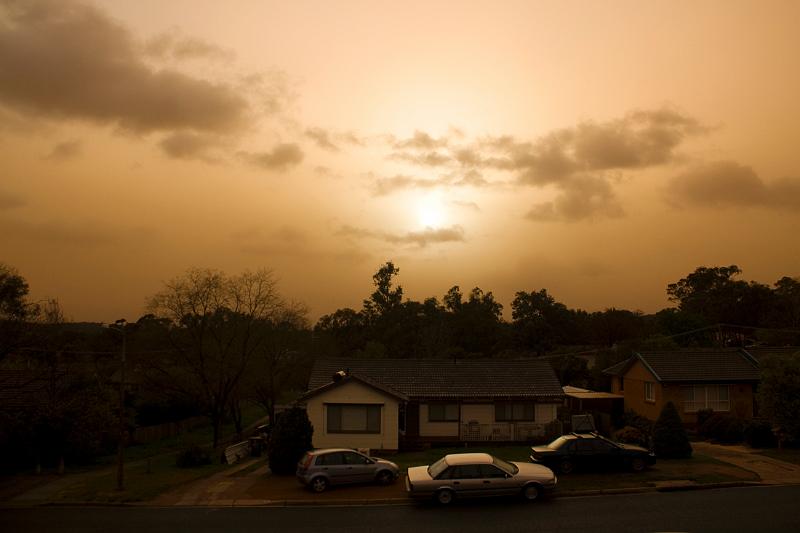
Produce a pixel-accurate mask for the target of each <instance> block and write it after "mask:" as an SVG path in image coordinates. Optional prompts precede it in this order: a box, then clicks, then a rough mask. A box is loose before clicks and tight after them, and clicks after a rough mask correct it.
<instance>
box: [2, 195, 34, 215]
mask: <svg viewBox="0 0 800 533" xmlns="http://www.w3.org/2000/svg"><path fill="white" fill-rule="evenodd" d="M26 203H27V202H26V201H25V199H24V198H23V197H22V196H19V195H17V194H13V193H8V192H3V191H0V211H5V210H7V209H16V208H17V207H23V206H24V205H25V204H26Z"/></svg>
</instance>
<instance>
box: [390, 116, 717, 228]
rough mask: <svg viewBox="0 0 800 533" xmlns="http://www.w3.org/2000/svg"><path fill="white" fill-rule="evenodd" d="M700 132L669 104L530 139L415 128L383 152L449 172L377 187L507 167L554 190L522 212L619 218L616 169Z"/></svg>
mask: <svg viewBox="0 0 800 533" xmlns="http://www.w3.org/2000/svg"><path fill="white" fill-rule="evenodd" d="M705 131H706V129H705V128H703V127H702V126H701V125H700V124H699V123H698V122H697V121H696V120H695V119H693V118H691V117H688V116H686V115H683V114H681V113H679V112H677V111H675V110H672V109H669V108H664V109H655V110H640V111H633V112H631V113H628V114H626V115H625V116H623V117H622V118H618V119H615V120H610V121H606V122H596V121H585V122H581V123H579V124H577V125H575V126H573V127H570V128H563V129H559V130H555V131H552V132H549V133H547V134H545V135H542V136H540V137H539V138H537V139H534V140H519V139H517V138H515V137H513V136H509V135H503V136H485V137H479V138H476V139H473V140H471V141H469V140H467V141H464V140H463V134H461V133H458V134H457V133H456V132H454V131H451V133H450V134H449V135H450V136H449V137H448V136H444V137H440V138H434V137H432V136H431V135H429V134H427V133H425V132H422V131H417V132H415V134H414V136H413V137H411V138H409V139H404V140H400V141H398V140H396V139H394V138H389V139H387V142H388V144H389V146H390V147H391V148H392V149H393V150H394V151H393V152H392V153H391V154H390V155H389V158H390V159H394V160H399V161H403V162H406V163H410V164H412V165H415V166H419V167H423V168H430V167H446V168H449V169H451V170H450V172H449V174H447V177H446V178H444V179H440V180H439V181H431V180H422V179H416V180H411V179H407V180H405V181H404V182H399V181H398V182H397V183H396V184H395V185H396V186H394V187H383V188H382V189H380V190H381V191H382V193H383V194H387V193H388V192H391V191H392V190H398V189H403V188H409V187H429V186H431V184H433V183H435V184H442V185H450V186H478V187H483V186H489V185H503V184H504V182H503V181H502V180H498V179H497V178H496V176H497V175H498V174H506V175H508V176H509V177H510V180H511V182H512V183H515V184H516V185H518V186H529V187H537V188H544V187H549V188H555V189H556V191H557V194H558V196H556V198H555V199H554V200H553V201H551V202H545V203H542V204H539V205H536V206H534V208H533V209H532V210H531V211H530V212H529V213H528V214H527V218H529V219H531V220H539V221H543V220H565V221H576V220H582V219H588V218H596V217H612V218H613V217H619V216H623V214H624V212H623V210H622V207H621V206H620V204H619V202H618V200H617V199H616V197H615V195H614V191H613V186H612V185H613V183H614V180H615V179H616V178H617V177H618V175H619V173H620V172H623V171H630V170H637V169H645V168H650V167H654V166H657V165H665V164H669V163H672V162H675V161H676V160H678V158H679V155H678V149H679V147H680V146H681V144H682V143H683V142H684V141H685V140H686V139H687V138H689V137H691V136H695V135H699V134H702V133H704V132H705ZM487 175H488V176H490V178H491V179H487V177H486V176H487ZM505 183H508V182H505ZM380 185H390V183H387V184H380Z"/></svg>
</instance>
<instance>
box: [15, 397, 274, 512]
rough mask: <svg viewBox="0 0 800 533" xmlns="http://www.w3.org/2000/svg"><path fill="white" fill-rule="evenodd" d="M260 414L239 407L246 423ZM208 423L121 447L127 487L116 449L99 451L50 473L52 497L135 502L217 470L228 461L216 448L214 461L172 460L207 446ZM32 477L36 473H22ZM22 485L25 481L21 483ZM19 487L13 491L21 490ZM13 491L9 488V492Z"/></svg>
mask: <svg viewBox="0 0 800 533" xmlns="http://www.w3.org/2000/svg"><path fill="white" fill-rule="evenodd" d="M263 416H264V410H263V409H262V408H260V407H258V406H255V405H251V406H247V407H245V408H244V409H243V412H242V419H243V425H244V426H245V427H247V426H249V425H251V424H253V423H254V422H256V421H257V420H259V419H260V418H262V417H263ZM234 432H235V428H234V426H233V424H226V425H225V426H224V427H223V428H222V433H221V434H222V435H223V436H224V437H226V438H227V437H230V436H231V435H232V434H233V433H234ZM211 440H212V428H211V425H210V424H209V425H206V426H201V427H198V428H195V429H194V430H191V431H187V432H185V433H183V434H180V435H176V436H174V437H168V438H165V439H160V440H157V441H153V442H149V443H147V444H138V445H135V446H130V447H129V448H127V449H126V450H125V490H124V491H122V492H119V491H117V490H116V483H117V481H116V480H117V478H116V468H115V466H116V460H117V456H116V454H113V455H107V456H103V457H99V458H98V459H97V460H96V462H95V464H92V465H85V466H72V467H69V468H67V474H66V475H65V476H55V477H53V476H49V477H50V478H52V479H53V480H54V481H57V482H58V485H57V487H58V490H57V491H56V492H55V493H54V494H52V496H51V497H50V499H51V500H52V501H92V502H99V503H103V502H137V501H146V500H151V499H153V498H155V497H156V496H158V495H159V494H161V493H163V492H166V491H168V490H170V489H173V488H175V487H177V486H179V485H182V484H184V483H188V482H191V481H195V480H197V479H201V478H204V477H207V476H210V475H212V474H215V473H217V472H219V471H221V470H224V469H226V468H228V465H224V464H219V459H220V458H219V451H218V452H217V453H214V452H211V451H210V450H209V453H210V454H211V459H212V464H210V465H205V466H201V467H196V468H178V467H177V466H175V456H176V454H177V453H178V452H179V451H181V450H183V449H185V448H187V447H189V446H191V445H198V446H201V447H203V448H205V449H207V450H208V449H209V448H210V444H211ZM24 477H31V478H36V477H38V476H24ZM23 486H24V484H23ZM19 492H20V491H16V493H17V494H19ZM11 496H13V494H10V495H9V496H8V497H11Z"/></svg>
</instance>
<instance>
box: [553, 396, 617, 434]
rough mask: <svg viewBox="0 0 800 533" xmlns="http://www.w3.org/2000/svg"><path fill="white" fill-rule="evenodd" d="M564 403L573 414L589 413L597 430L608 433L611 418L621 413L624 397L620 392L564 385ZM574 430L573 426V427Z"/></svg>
mask: <svg viewBox="0 0 800 533" xmlns="http://www.w3.org/2000/svg"><path fill="white" fill-rule="evenodd" d="M563 389H564V394H565V395H566V401H565V405H566V406H567V408H568V409H569V412H570V413H571V414H573V415H577V414H590V415H592V416H593V417H594V424H595V427H596V428H597V430H598V431H600V432H601V433H604V434H609V433H610V432H611V429H612V427H611V426H612V420H613V419H616V418H617V417H619V416H621V415H622V412H623V410H624V408H623V405H624V402H625V397H624V396H623V395H621V394H613V393H610V392H603V391H593V390H589V389H582V388H580V387H573V386H571V385H565V386H564V387H563ZM573 431H574V428H573Z"/></svg>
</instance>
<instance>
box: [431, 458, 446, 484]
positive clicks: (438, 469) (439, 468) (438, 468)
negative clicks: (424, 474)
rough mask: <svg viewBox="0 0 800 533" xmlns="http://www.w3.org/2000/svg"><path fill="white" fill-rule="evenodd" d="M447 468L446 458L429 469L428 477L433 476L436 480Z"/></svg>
mask: <svg viewBox="0 0 800 533" xmlns="http://www.w3.org/2000/svg"><path fill="white" fill-rule="evenodd" d="M445 468H447V463H446V462H445V461H444V457H442V458H441V459H439V460H438V461H436V462H435V463H433V464H432V465H431V466H429V467H428V475H429V476H431V477H432V478H433V479H436V478H437V477H438V476H439V474H441V473H442V472H444V469H445Z"/></svg>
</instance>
